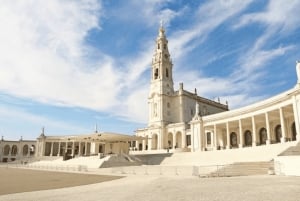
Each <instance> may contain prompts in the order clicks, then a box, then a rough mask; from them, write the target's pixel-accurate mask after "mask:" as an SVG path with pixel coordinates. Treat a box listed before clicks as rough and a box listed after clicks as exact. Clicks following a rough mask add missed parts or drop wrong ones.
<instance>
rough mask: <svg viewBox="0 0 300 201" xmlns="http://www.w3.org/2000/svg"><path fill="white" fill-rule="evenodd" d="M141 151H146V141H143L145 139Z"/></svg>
mask: <svg viewBox="0 0 300 201" xmlns="http://www.w3.org/2000/svg"><path fill="white" fill-rule="evenodd" d="M142 150H143V151H145V150H146V140H145V139H144V140H143V148H142Z"/></svg>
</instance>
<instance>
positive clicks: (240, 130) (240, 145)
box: [239, 119, 244, 148]
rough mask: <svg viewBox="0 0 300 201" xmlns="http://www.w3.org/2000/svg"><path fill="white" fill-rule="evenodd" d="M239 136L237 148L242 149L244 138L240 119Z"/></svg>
mask: <svg viewBox="0 0 300 201" xmlns="http://www.w3.org/2000/svg"><path fill="white" fill-rule="evenodd" d="M239 134H240V144H239V148H243V146H244V138H243V128H242V120H241V119H239Z"/></svg>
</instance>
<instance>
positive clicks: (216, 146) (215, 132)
mask: <svg viewBox="0 0 300 201" xmlns="http://www.w3.org/2000/svg"><path fill="white" fill-rule="evenodd" d="M213 138H214V139H213V142H214V149H215V150H217V148H218V139H217V138H218V136H217V124H214V136H213Z"/></svg>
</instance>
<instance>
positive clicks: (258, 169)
mask: <svg viewBox="0 0 300 201" xmlns="http://www.w3.org/2000/svg"><path fill="white" fill-rule="evenodd" d="M273 169H274V162H273V161H262V162H238V163H233V164H229V165H224V166H220V167H219V168H218V170H217V171H214V172H212V173H210V174H209V175H207V176H208V177H231V176H249V175H266V174H269V171H270V170H273Z"/></svg>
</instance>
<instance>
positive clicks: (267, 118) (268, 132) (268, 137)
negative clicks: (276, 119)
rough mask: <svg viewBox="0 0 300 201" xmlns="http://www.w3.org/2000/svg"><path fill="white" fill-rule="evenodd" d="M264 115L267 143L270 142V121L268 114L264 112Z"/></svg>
mask: <svg viewBox="0 0 300 201" xmlns="http://www.w3.org/2000/svg"><path fill="white" fill-rule="evenodd" d="M265 116H266V130H267V141H266V144H267V145H269V144H270V143H271V134H270V122H269V114H268V112H266V113H265Z"/></svg>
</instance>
